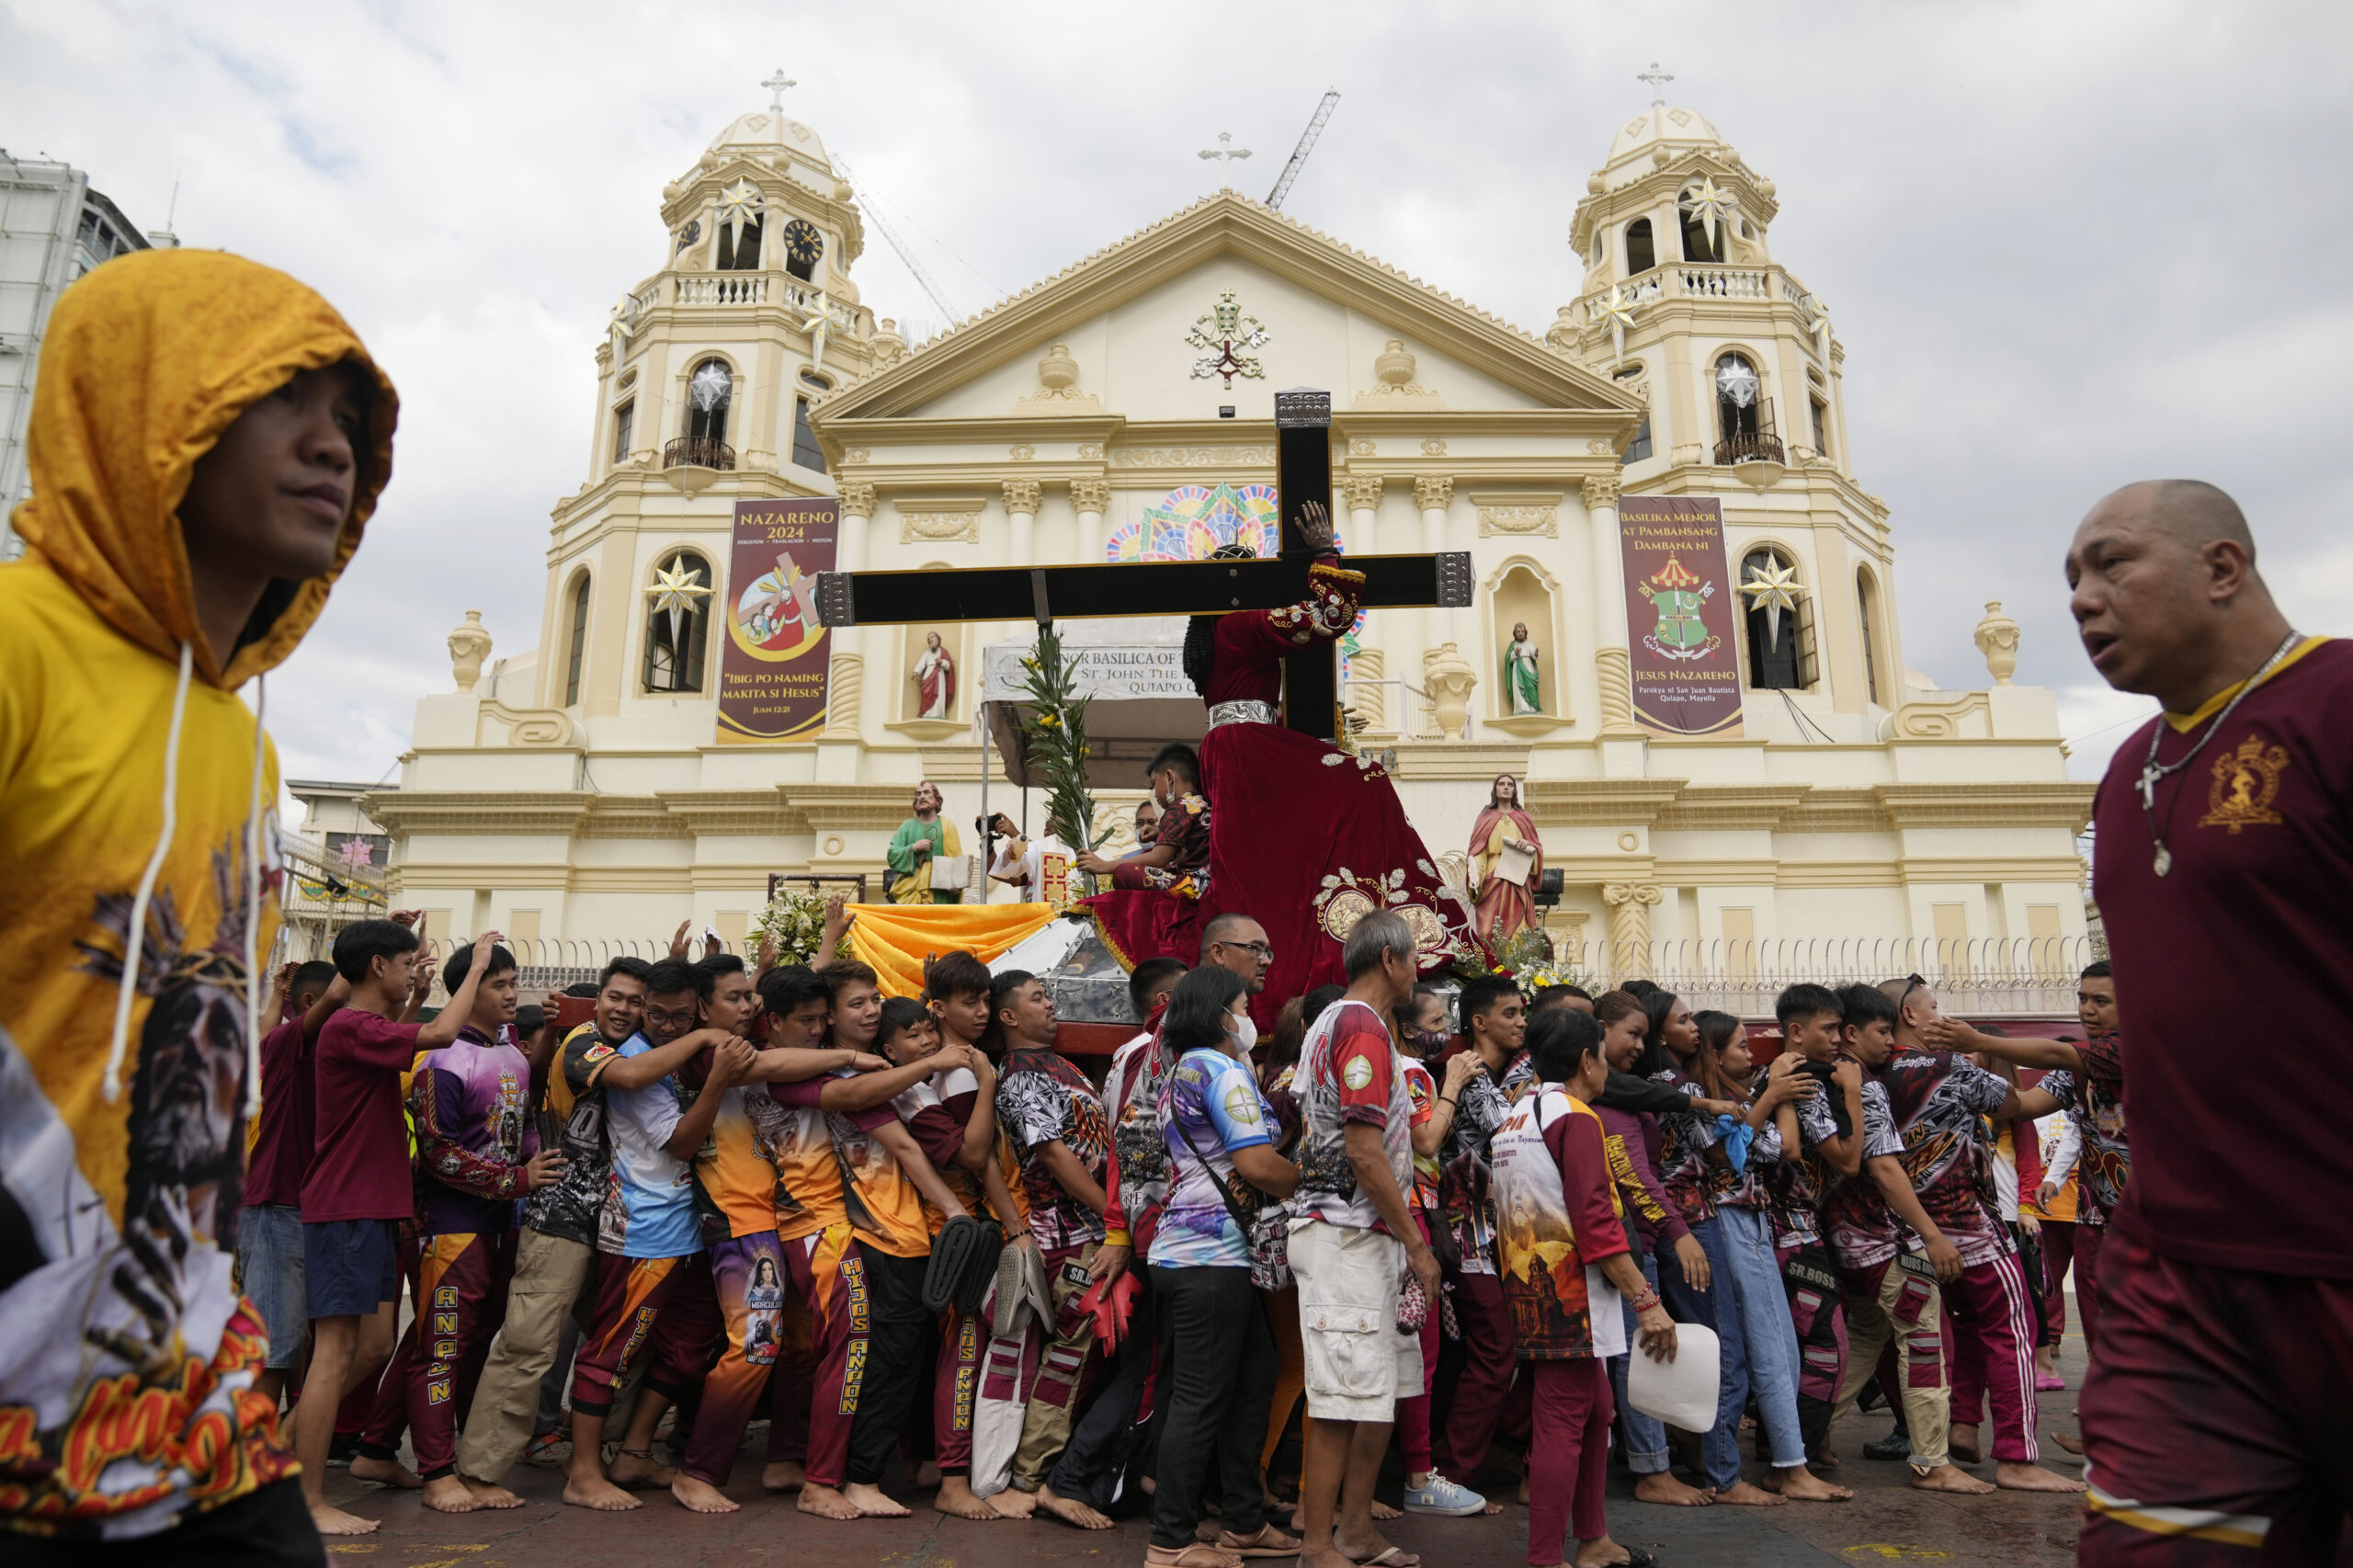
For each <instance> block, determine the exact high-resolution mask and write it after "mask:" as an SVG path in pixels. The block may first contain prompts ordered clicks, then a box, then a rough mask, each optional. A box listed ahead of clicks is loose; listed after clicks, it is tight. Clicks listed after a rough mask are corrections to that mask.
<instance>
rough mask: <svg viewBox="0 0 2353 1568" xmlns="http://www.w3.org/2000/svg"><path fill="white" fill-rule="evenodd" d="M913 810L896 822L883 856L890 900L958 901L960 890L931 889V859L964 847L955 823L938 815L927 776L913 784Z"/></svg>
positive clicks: (955, 853) (959, 852)
mask: <svg viewBox="0 0 2353 1568" xmlns="http://www.w3.org/2000/svg"><path fill="white" fill-rule="evenodd" d="M963 853H964V846H963V843H962V841H961V840H960V839H958V838H957V836H956V824H953V823H951V822H949V820H948V819H947V818H946V817H945V816H943V815H941V814H940V810H939V789H938V786H937V785H935V784H933V783H932V782H931V781H930V780H929V779H926V780H925V781H924V782H923V783H921V784H918V785H916V786H915V815H913V816H911V817H909V818H908V819H907V820H906V821H904V822H903V823H901V824H899V831H898V832H897V833H896V834H894V835H892V838H891V848H890V851H889V852H888V853H887V854H886V855H884V856H883V860H884V862H885V863H886V864H887V865H889V867H890V868H891V878H890V891H891V902H892V903H962V902H963V901H964V894H963V892H962V891H961V889H959V890H957V891H954V892H933V891H932V886H931V867H932V862H933V861H935V860H938V859H940V858H943V857H944V858H949V859H954V858H959V857H961V855H962V854H963Z"/></svg>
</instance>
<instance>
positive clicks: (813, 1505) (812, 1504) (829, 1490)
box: [800, 1482, 858, 1519]
mask: <svg viewBox="0 0 2353 1568" xmlns="http://www.w3.org/2000/svg"><path fill="white" fill-rule="evenodd" d="M800 1506H801V1512H802V1513H804V1514H814V1515H816V1516H817V1517H819V1518H821V1519H854V1518H856V1517H858V1505H857V1504H855V1503H853V1502H851V1501H850V1500H849V1499H848V1498H847V1497H845V1496H843V1495H842V1494H840V1493H839V1492H837V1491H835V1489H834V1488H833V1487H830V1486H818V1485H815V1484H813V1483H807V1482H804V1483H801V1505H800Z"/></svg>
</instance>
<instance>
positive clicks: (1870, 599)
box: [1855, 567, 1890, 708]
mask: <svg viewBox="0 0 2353 1568" xmlns="http://www.w3.org/2000/svg"><path fill="white" fill-rule="evenodd" d="M1855 612H1856V614H1857V615H1858V616H1859V618H1860V619H1861V620H1862V624H1863V693H1864V695H1865V696H1867V697H1869V698H1870V700H1871V701H1873V702H1875V703H1877V704H1879V705H1880V706H1881V707H1882V708H1885V707H1888V706H1890V704H1889V703H1888V700H1887V699H1886V698H1885V697H1882V696H1881V694H1880V693H1881V687H1880V678H1879V671H1880V664H1881V659H1880V653H1881V647H1880V616H1879V584H1878V582H1877V581H1876V580H1875V579H1874V578H1873V577H1872V576H1871V574H1870V569H1869V568H1868V567H1859V568H1857V570H1856V572H1855Z"/></svg>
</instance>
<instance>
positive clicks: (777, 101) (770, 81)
mask: <svg viewBox="0 0 2353 1568" xmlns="http://www.w3.org/2000/svg"><path fill="white" fill-rule="evenodd" d="M1652 69H1653V70H1656V69H1657V67H1656V66H1653V67H1652ZM760 85H761V86H763V87H766V88H767V90H768V92H769V94H770V95H771V96H770V97H769V98H768V108H769V110H770V111H771V112H773V113H776V114H782V113H783V112H784V90H785V89H786V88H787V87H797V86H799V85H801V84H799V83H798V82H795V81H794V80H793V79H792V78H791V77H790V76H788V75H786V74H784V67H783V66H781V65H779V66H778V67H777V68H776V70H775V71H774V72H773V73H771V74H769V76H768V78H767V80H766V81H764V82H762V83H761V84H760Z"/></svg>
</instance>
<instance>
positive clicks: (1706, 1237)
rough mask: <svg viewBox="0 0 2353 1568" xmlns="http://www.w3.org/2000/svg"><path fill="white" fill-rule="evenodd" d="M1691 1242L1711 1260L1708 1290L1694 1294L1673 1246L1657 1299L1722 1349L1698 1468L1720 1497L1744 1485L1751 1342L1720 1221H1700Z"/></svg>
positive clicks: (1663, 1255)
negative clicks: (1711, 1421) (1743, 1426)
mask: <svg viewBox="0 0 2353 1568" xmlns="http://www.w3.org/2000/svg"><path fill="white" fill-rule="evenodd" d="M1691 1239H1692V1240H1693V1241H1696V1242H1698V1243H1699V1249H1700V1250H1701V1251H1702V1252H1704V1253H1706V1254H1707V1255H1708V1273H1709V1277H1710V1278H1709V1280H1708V1289H1706V1290H1693V1289H1692V1288H1691V1286H1690V1284H1689V1283H1688V1281H1686V1280H1685V1278H1683V1265H1682V1264H1681V1263H1680V1262H1678V1261H1677V1258H1676V1256H1675V1249H1674V1247H1673V1246H1671V1245H1662V1246H1661V1247H1660V1248H1659V1252H1658V1282H1659V1293H1660V1294H1661V1295H1663V1296H1665V1298H1666V1310H1667V1311H1668V1312H1671V1313H1672V1314H1674V1317H1675V1321H1676V1322H1677V1323H1696V1324H1699V1326H1700V1327H1702V1328H1706V1329H1711V1330H1713V1331H1714V1333H1715V1335H1716V1342H1717V1345H1718V1347H1719V1349H1718V1355H1719V1357H1720V1359H1719V1360H1718V1362H1717V1375H1716V1376H1717V1381H1716V1424H1715V1425H1714V1426H1711V1427H1710V1428H1708V1433H1707V1436H1706V1437H1703V1438H1702V1439H1701V1440H1700V1443H1699V1464H1700V1468H1701V1469H1702V1470H1703V1471H1705V1472H1706V1474H1707V1482H1708V1486H1709V1488H1710V1490H1711V1491H1716V1492H1722V1491H1723V1490H1725V1489H1726V1488H1728V1487H1732V1486H1735V1485H1737V1484H1739V1482H1740V1418H1741V1416H1742V1415H1744V1414H1745V1412H1746V1411H1747V1409H1748V1336H1747V1335H1746V1334H1745V1332H1744V1328H1743V1324H1742V1320H1741V1314H1740V1305H1739V1301H1738V1298H1737V1295H1736V1293H1735V1292H1736V1289H1737V1288H1736V1287H1735V1286H1734V1284H1733V1272H1732V1256H1731V1254H1730V1251H1729V1250H1728V1249H1727V1248H1726V1246H1725V1244H1724V1234H1723V1228H1722V1218H1721V1216H1719V1218H1717V1219H1714V1220H1702V1221H1699V1223H1698V1224H1696V1225H1694V1226H1692V1227H1691Z"/></svg>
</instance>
